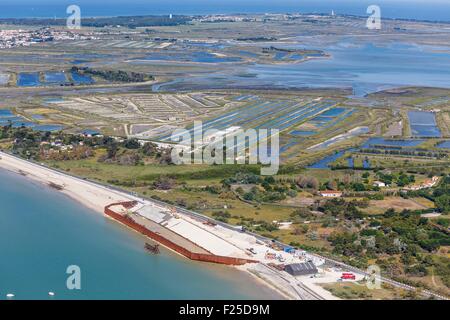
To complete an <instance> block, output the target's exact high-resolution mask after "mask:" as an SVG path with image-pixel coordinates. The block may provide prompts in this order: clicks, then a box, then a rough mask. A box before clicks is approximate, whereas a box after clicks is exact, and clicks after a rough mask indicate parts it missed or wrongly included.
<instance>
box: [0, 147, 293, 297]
mask: <svg viewBox="0 0 450 320" xmlns="http://www.w3.org/2000/svg"><path fill="white" fill-rule="evenodd" d="M0 169H3V170H6V171H8V172H10V173H13V174H19V175H21V176H23V177H24V178H27V179H29V180H31V181H33V182H37V183H39V184H41V185H46V186H48V187H49V188H51V189H53V190H54V191H59V192H61V193H63V194H64V195H66V196H68V197H69V198H70V199H72V200H74V201H76V202H77V203H79V204H80V205H83V206H84V207H86V208H89V209H91V210H92V211H95V212H96V213H100V214H101V215H102V216H105V217H107V216H106V215H105V214H104V208H105V207H106V206H107V205H109V204H111V203H113V202H123V201H130V200H141V201H142V199H140V198H138V197H133V196H131V195H127V194H124V193H121V192H119V191H115V190H112V189H108V188H107V187H103V186H101V185H98V184H95V183H92V182H89V181H86V180H83V179H82V178H77V177H73V176H70V175H66V174H64V173H62V172H58V171H56V170H53V169H50V168H46V167H44V166H41V165H38V164H35V163H32V162H30V161H27V160H24V159H19V158H17V157H15V156H12V155H9V154H7V153H4V152H2V151H0ZM51 184H55V185H58V186H61V187H63V189H61V190H58V189H55V188H54V187H52V185H51ZM110 219H111V218H110ZM111 221H114V222H116V223H119V224H120V225H122V224H121V223H120V222H118V221H116V220H114V219H111ZM127 229H129V230H132V231H135V230H134V229H132V228H127ZM135 232H136V231H135ZM137 233H138V232H137ZM150 240H151V239H150ZM152 241H153V240H152ZM164 248H165V249H167V250H169V251H171V252H174V253H176V252H175V251H173V250H171V249H170V248H166V247H165V246H164ZM177 254H178V253H177ZM183 259H186V258H185V257H183ZM188 260H189V259H188ZM231 267H233V269H234V270H235V271H239V272H244V273H245V274H246V275H247V276H249V279H252V280H253V281H254V282H255V283H257V284H259V285H261V286H263V287H264V290H270V291H272V292H273V293H274V295H276V297H274V298H275V299H276V298H282V299H293V297H292V296H289V295H287V294H286V293H285V292H283V291H281V290H280V289H279V288H278V287H277V286H275V285H273V284H271V283H268V282H266V281H264V280H263V279H260V278H259V277H257V276H256V275H255V274H253V272H251V271H250V270H248V268H246V267H243V268H240V267H236V266H231Z"/></svg>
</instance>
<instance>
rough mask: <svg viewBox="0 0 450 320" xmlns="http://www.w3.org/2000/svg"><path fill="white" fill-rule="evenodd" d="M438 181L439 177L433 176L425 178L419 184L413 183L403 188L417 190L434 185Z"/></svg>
mask: <svg viewBox="0 0 450 320" xmlns="http://www.w3.org/2000/svg"><path fill="white" fill-rule="evenodd" d="M438 182H439V177H437V176H434V177H433V178H431V179H427V180H425V181H424V182H422V183H421V184H415V185H412V186H409V187H406V188H404V190H407V191H417V190H422V189H428V188H432V187H434V186H435V185H436V184H437V183H438Z"/></svg>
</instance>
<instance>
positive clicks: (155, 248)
mask: <svg viewBox="0 0 450 320" xmlns="http://www.w3.org/2000/svg"><path fill="white" fill-rule="evenodd" d="M145 249H146V250H147V251H148V252H150V253H153V254H159V244H154V245H151V244H150V243H145Z"/></svg>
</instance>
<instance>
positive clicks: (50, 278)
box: [0, 160, 277, 299]
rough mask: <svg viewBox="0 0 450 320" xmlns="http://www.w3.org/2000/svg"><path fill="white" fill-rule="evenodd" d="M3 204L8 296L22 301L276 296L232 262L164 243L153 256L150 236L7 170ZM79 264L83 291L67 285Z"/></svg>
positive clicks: (2, 176)
mask: <svg viewBox="0 0 450 320" xmlns="http://www.w3.org/2000/svg"><path fill="white" fill-rule="evenodd" d="M0 161H1V160H0ZM0 203H1V204H2V205H1V207H0V299H5V298H6V294H7V293H13V294H15V298H16V299H256V298H270V297H274V293H273V292H272V291H270V290H268V289H266V288H263V287H261V286H260V284H259V283H256V282H255V280H254V279H253V278H251V277H250V276H248V275H246V274H244V273H242V272H241V271H237V270H235V269H233V268H231V267H225V266H220V265H212V264H207V263H197V262H192V261H190V260H187V259H185V258H184V257H181V256H179V255H177V254H175V253H172V252H171V251H168V250H165V249H164V248H163V249H162V253H161V254H159V255H151V254H149V253H148V252H146V250H145V249H144V244H145V242H146V241H149V240H148V239H146V238H144V237H143V236H140V235H138V234H137V233H135V232H133V231H131V230H130V229H127V228H125V227H124V226H122V225H120V224H118V223H117V222H115V221H113V220H110V219H108V218H106V217H104V216H103V215H101V214H100V213H97V212H94V211H92V210H90V209H87V208H85V207H84V206H82V205H81V204H79V203H78V202H76V201H74V200H72V199H70V198H69V197H67V196H66V195H64V194H62V193H60V192H57V191H55V190H53V189H50V188H49V187H46V186H43V185H41V184H39V183H37V182H34V181H32V180H30V179H29V178H26V177H23V176H20V175H18V174H13V173H9V172H7V171H5V170H3V169H0ZM71 265H75V266H78V267H79V268H80V270H81V278H80V279H81V290H69V289H68V288H67V286H66V281H67V278H68V277H69V274H67V273H66V271H67V268H68V267H69V266H71ZM50 291H51V292H55V294H56V295H55V297H53V298H51V297H50V296H49V295H48V292H50ZM275 298H277V296H275Z"/></svg>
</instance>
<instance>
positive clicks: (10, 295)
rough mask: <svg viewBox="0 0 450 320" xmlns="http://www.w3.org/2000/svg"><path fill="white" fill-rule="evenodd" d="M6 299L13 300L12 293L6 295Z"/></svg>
mask: <svg viewBox="0 0 450 320" xmlns="http://www.w3.org/2000/svg"><path fill="white" fill-rule="evenodd" d="M6 297H7V298H8V299H12V298H14V295H13V294H12V293H8V294H7V295H6Z"/></svg>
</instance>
